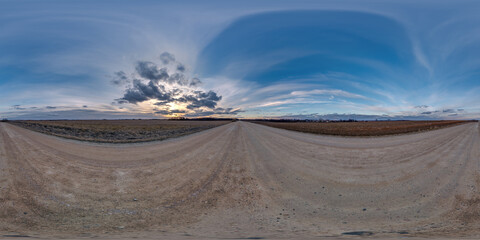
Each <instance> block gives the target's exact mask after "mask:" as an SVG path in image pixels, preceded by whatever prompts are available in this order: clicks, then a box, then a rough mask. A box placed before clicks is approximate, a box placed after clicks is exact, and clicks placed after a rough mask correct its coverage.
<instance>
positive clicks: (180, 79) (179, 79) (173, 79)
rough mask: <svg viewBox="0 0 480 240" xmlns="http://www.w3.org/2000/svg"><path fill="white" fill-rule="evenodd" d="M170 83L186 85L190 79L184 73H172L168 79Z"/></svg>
mask: <svg viewBox="0 0 480 240" xmlns="http://www.w3.org/2000/svg"><path fill="white" fill-rule="evenodd" d="M167 80H168V83H170V84H173V83H177V84H178V85H181V86H185V85H188V84H189V80H188V79H187V78H186V77H185V75H184V74H183V73H174V74H172V75H170V77H169V78H168V79H167Z"/></svg>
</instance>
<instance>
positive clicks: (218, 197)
mask: <svg viewBox="0 0 480 240" xmlns="http://www.w3.org/2000/svg"><path fill="white" fill-rule="evenodd" d="M479 160H480V129H479V124H478V123H477V122H470V123H465V124H460V125H454V126H450V127H445V128H441V129H437V130H433V131H424V132H419V133H411V134H404V135H391V136H383V137H366V138H365V137H339V136H327V135H314V134H307V133H302V132H295V131H288V130H284V129H279V128H271V127H268V126H264V125H259V124H254V123H249V122H243V121H238V122H232V123H229V124H224V125H221V126H219V127H215V128H211V129H208V130H205V131H201V132H197V133H195V134H191V135H188V136H182V137H178V138H173V139H167V140H164V141H154V142H146V143H135V144H129V143H127V144H99V143H92V142H82V141H72V140H67V139H63V138H59V137H55V136H50V135H45V134H42V133H38V132H34V131H31V130H28V129H25V128H21V127H19V126H16V125H13V124H10V123H0V205H1V206H0V236H3V237H9V236H12V237H21V236H25V237H27V236H30V237H39V238H41V237H64V238H86V237H95V238H112V237H115V238H132V237H140V238H161V237H163V238H169V239H262V238H265V239H287V238H295V239H322V238H324V239H345V238H352V237H358V236H369V237H373V238H377V239H385V238H392V239H396V238H400V237H409V238H411V239H414V238H425V237H430V238H436V239H439V238H455V239H458V238H466V239H467V238H471V239H478V237H480V231H479V229H480V174H479V171H480V164H479Z"/></svg>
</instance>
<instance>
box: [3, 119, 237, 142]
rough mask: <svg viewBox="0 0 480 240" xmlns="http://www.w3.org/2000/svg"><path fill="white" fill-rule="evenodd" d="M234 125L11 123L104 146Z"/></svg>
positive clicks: (132, 122) (131, 121) (68, 121)
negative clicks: (99, 143)
mask: <svg viewBox="0 0 480 240" xmlns="http://www.w3.org/2000/svg"><path fill="white" fill-rule="evenodd" d="M229 122H231V121H191V120H185V121H180V120H175V121H172V120H155V119H149V120H50V121H33V120H30V121H13V122H11V123H13V124H15V125H17V126H21V127H24V128H28V129H30V130H34V131H37V132H42V133H46V134H50V135H54V136H59V137H64V138H70V139H75V140H82V141H91V142H101V143H134V142H148V141H157V140H164V139H167V138H174V137H179V136H184V135H188V134H192V133H195V132H199V131H202V130H206V129H209V128H213V127H217V126H220V125H223V124H227V123H229Z"/></svg>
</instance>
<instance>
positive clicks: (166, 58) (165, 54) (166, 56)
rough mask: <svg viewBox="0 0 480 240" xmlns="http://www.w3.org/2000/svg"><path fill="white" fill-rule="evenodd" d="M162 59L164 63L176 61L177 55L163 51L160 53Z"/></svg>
mask: <svg viewBox="0 0 480 240" xmlns="http://www.w3.org/2000/svg"><path fill="white" fill-rule="evenodd" d="M160 60H161V61H162V63H163V64H165V65H166V64H169V63H170V62H175V56H173V54H171V53H169V52H163V53H162V54H160Z"/></svg>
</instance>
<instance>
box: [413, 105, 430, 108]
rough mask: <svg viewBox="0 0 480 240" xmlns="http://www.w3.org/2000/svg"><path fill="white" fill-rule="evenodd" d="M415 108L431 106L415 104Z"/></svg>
mask: <svg viewBox="0 0 480 240" xmlns="http://www.w3.org/2000/svg"><path fill="white" fill-rule="evenodd" d="M415 108H429V106H427V105H419V106H415Z"/></svg>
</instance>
